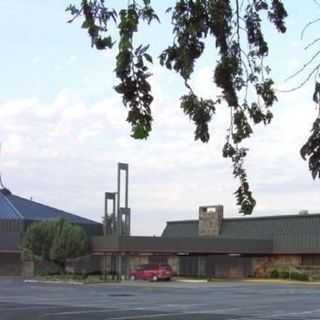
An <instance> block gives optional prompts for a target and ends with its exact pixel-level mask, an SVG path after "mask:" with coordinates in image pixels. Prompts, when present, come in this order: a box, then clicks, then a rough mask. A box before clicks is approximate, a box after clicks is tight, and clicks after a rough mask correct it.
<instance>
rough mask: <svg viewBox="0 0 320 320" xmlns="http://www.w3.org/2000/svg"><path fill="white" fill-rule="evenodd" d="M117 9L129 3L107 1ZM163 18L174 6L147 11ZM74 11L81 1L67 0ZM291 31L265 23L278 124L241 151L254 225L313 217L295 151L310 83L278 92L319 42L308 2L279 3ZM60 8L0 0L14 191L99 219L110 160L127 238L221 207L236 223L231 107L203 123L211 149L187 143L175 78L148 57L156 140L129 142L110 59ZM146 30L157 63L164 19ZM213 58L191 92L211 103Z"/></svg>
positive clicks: (7, 154)
mask: <svg viewBox="0 0 320 320" xmlns="http://www.w3.org/2000/svg"><path fill="white" fill-rule="evenodd" d="M110 2H114V3H115V2H116V3H117V4H118V5H121V4H122V2H123V4H126V3H127V1H122V2H121V1H110ZM153 2H154V3H155V6H156V7H157V8H158V9H159V10H161V12H164V9H165V8H166V7H167V6H170V5H172V4H173V3H174V1H169V0H168V1H167V0H161V2H160V1H157V0H156V1H155V0H154V1H153ZM73 3H75V4H76V3H79V0H73ZM285 3H287V6H288V12H289V18H288V19H287V26H288V33H287V34H286V35H284V36H283V35H279V34H277V33H276V32H275V31H274V28H272V27H271V26H270V24H266V26H265V29H264V30H265V31H266V34H267V36H268V38H267V39H268V40H269V41H270V43H272V45H270V58H269V59H268V62H269V64H270V65H271V67H272V70H273V72H272V76H273V78H274V80H275V82H276V88H277V94H278V99H279V101H278V103H277V104H276V105H275V106H274V109H273V111H274V114H275V118H274V120H273V122H272V124H271V125H269V126H267V127H255V134H254V136H252V138H250V139H248V140H247V141H245V143H244V145H245V146H246V147H248V148H250V152H249V155H248V157H247V161H246V165H247V168H248V174H249V178H250V183H251V188H252V190H253V192H254V196H255V198H256V200H257V206H256V209H255V211H254V215H255V216H262V215H270V214H272V215H274V214H288V213H289V214H294V213H298V212H299V211H300V210H309V211H310V212H320V197H319V186H320V181H319V180H316V181H314V180H312V178H311V175H310V173H309V171H308V166H307V163H306V162H304V161H303V160H302V159H301V157H300V155H299V150H300V147H301V146H302V145H303V143H304V142H305V141H306V139H307V137H308V135H309V132H310V129H311V126H312V122H313V120H314V119H315V117H316V108H315V106H314V104H313V103H312V99H311V98H312V89H313V83H309V84H307V85H305V86H304V87H303V88H302V89H300V90H297V91H294V92H290V93H286V92H284V91H285V90H287V89H290V88H293V87H295V86H296V85H297V84H299V81H301V79H302V78H301V77H300V78H299V77H298V78H296V79H293V80H291V81H289V82H288V81H285V79H286V78H288V77H289V76H290V75H291V74H293V73H294V72H295V71H296V70H298V69H299V68H300V67H301V66H302V65H303V64H304V63H305V62H306V61H307V59H308V57H311V56H312V54H313V53H314V51H312V50H311V49H309V50H304V47H305V46H306V45H307V44H308V43H309V42H310V41H312V40H313V39H314V38H315V37H316V36H317V35H316V33H315V32H316V31H315V30H316V28H317V25H315V26H311V27H309V28H308V29H307V30H306V32H305V35H304V39H303V40H301V39H300V38H301V37H300V35H301V31H302V29H303V26H304V25H306V23H308V22H309V21H311V20H313V19H315V18H317V17H318V15H319V7H318V6H317V4H316V2H315V1H312V0H306V1H304V4H305V6H304V10H301V2H299V1H285ZM68 4H69V1H67V0H55V1H51V0H41V1H40V0H29V1H25V0H16V1H8V0H0V10H1V12H2V15H1V19H0V39H1V59H0V70H1V74H0V121H1V125H0V142H1V144H2V151H1V160H0V170H1V173H2V177H3V181H4V183H5V185H6V187H7V188H9V189H10V190H11V191H12V192H13V193H15V194H18V195H20V196H23V197H27V198H30V197H32V198H33V200H35V201H38V202H41V203H45V204H48V205H51V206H54V207H57V208H60V209H63V210H66V211H69V212H72V213H76V214H80V215H82V216H86V217H88V218H91V219H94V220H96V221H101V218H102V216H103V211H104V192H106V191H107V192H112V191H115V190H116V168H117V163H118V162H125V163H129V169H130V177H129V179H130V186H129V205H130V207H131V210H132V232H133V234H136V235H159V234H161V231H162V230H163V228H164V227H165V223H166V221H168V220H180V219H196V218H197V217H198V207H199V206H200V205H213V204H222V205H224V209H225V216H226V217H236V216H239V213H238V211H237V207H236V203H235V199H234V195H233V192H234V191H235V190H236V188H237V187H238V181H237V180H235V179H234V178H233V176H232V167H231V163H230V161H229V160H228V159H223V158H222V156H221V149H222V146H223V144H224V141H225V136H226V133H227V131H226V129H227V123H228V114H229V111H228V108H227V107H226V106H225V105H221V106H219V107H218V108H217V112H216V115H215V116H214V119H213V121H212V124H211V125H210V134H211V140H210V142H209V143H208V144H202V143H201V142H195V141H194V137H193V130H194V127H193V125H192V123H190V121H189V120H188V118H187V117H186V116H184V115H183V113H182V111H181V110H180V108H179V97H180V96H181V95H183V94H184V93H186V90H185V89H184V86H183V82H182V80H181V79H180V78H179V77H178V76H177V75H176V74H174V73H172V72H168V71H167V70H165V69H163V68H161V67H160V66H159V64H158V62H157V59H155V64H154V66H153V67H152V72H153V74H154V76H153V77H152V80H151V82H152V86H153V94H154V98H155V99H154V103H153V106H152V108H153V115H154V119H155V120H154V124H153V131H152V134H151V136H150V138H149V139H148V140H147V141H136V140H134V139H132V138H131V137H130V127H129V125H128V123H127V122H126V121H125V119H126V109H125V107H124V106H123V105H122V102H121V97H119V96H118V95H117V94H116V93H115V92H114V90H113V86H114V85H116V83H117V80H116V78H115V75H114V73H113V70H114V57H115V55H114V53H112V52H98V51H96V50H94V49H92V48H91V47H90V41H89V38H88V36H87V34H86V32H85V30H83V29H81V28H80V27H79V24H77V23H74V24H68V23H67V22H66V21H67V20H68V16H67V15H66V13H65V8H66V6H67V5H68ZM161 20H162V23H161V25H154V26H153V28H152V29H151V30H148V29H146V28H143V29H142V30H141V32H142V35H141V36H139V37H138V38H137V39H136V41H137V43H139V42H140V41H146V42H150V44H151V50H152V53H153V54H154V55H155V56H157V55H159V54H160V52H161V49H164V48H165V47H166V46H168V45H169V44H170V39H171V38H170V36H171V26H170V25H169V21H170V19H169V17H164V16H162V15H161ZM215 61H216V54H215V49H214V47H213V46H210V45H209V48H208V52H207V53H206V54H205V55H204V57H203V59H201V61H199V62H198V63H197V65H196V69H195V73H194V75H193V77H192V85H193V87H194V88H195V91H196V92H197V93H198V94H199V95H201V96H202V97H204V98H210V97H214V96H215V94H217V93H219V91H218V90H217V88H216V87H215V86H214V84H213V83H212V74H213V66H214V63H215Z"/></svg>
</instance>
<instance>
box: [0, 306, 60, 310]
mask: <svg viewBox="0 0 320 320" xmlns="http://www.w3.org/2000/svg"><path fill="white" fill-rule="evenodd" d="M57 308H59V306H55V307H54V306H52V307H49V306H41V305H40V306H29V307H15V306H12V307H5V308H2V307H1V306H0V312H1V311H23V310H34V309H35V310H41V309H57Z"/></svg>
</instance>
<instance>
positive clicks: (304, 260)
mask: <svg viewBox="0 0 320 320" xmlns="http://www.w3.org/2000/svg"><path fill="white" fill-rule="evenodd" d="M92 248H93V254H94V255H101V256H104V257H105V264H104V265H105V267H106V268H108V272H109V271H110V268H112V262H111V261H112V258H111V257H117V256H122V257H123V258H122V259H123V260H124V261H125V262H122V266H121V269H122V270H121V272H122V274H124V275H126V274H128V273H129V272H130V271H132V270H133V269H134V268H135V267H136V266H137V265H138V264H141V263H156V262H161V263H169V264H171V266H172V267H173V269H174V270H175V271H176V272H177V274H179V275H184V276H208V277H237V278H238V277H248V276H257V277H259V276H260V277H265V276H268V275H269V274H270V272H271V271H272V270H274V269H277V270H280V271H281V270H282V271H289V272H290V271H299V270H303V271H306V270H308V271H310V272H313V273H319V272H320V214H297V215H281V216H266V217H239V218H224V217H223V207H222V206H221V205H219V206H207V207H200V208H199V219H198V220H187V221H170V222H167V225H166V227H165V229H164V231H163V233H162V235H161V237H133V236H116V235H113V236H112V235H111V236H104V237H94V238H93V239H92ZM114 268H116V266H115V264H114Z"/></svg>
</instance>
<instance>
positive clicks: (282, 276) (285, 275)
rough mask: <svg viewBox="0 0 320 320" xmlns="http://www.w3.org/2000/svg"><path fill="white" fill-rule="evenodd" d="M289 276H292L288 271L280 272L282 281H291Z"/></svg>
mask: <svg viewBox="0 0 320 320" xmlns="http://www.w3.org/2000/svg"><path fill="white" fill-rule="evenodd" d="M289 276H290V274H289V272H288V271H281V272H279V278H281V279H289Z"/></svg>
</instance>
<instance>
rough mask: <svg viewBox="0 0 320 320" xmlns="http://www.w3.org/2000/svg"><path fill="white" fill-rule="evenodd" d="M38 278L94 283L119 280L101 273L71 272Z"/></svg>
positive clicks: (39, 278)
mask: <svg viewBox="0 0 320 320" xmlns="http://www.w3.org/2000/svg"><path fill="white" fill-rule="evenodd" d="M37 279H38V280H43V281H56V282H66V283H70V282H77V283H83V284H94V283H108V282H119V280H115V279H112V277H111V276H107V277H106V278H104V277H103V276H102V275H88V276H87V275H85V276H84V275H77V274H75V275H72V274H59V275H47V276H40V277H37Z"/></svg>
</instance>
